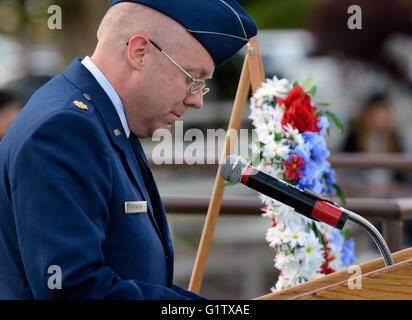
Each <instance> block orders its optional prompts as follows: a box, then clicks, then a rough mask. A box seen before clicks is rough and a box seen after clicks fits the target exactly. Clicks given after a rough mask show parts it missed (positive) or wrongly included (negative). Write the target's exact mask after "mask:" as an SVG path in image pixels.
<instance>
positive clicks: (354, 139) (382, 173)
mask: <svg viewBox="0 0 412 320" xmlns="http://www.w3.org/2000/svg"><path fill="white" fill-rule="evenodd" d="M342 149H343V151H344V152H364V153H377V154H378V153H401V152H403V151H404V148H403V143H402V140H401V138H400V132H399V130H398V129H397V127H396V125H395V120H394V106H393V104H392V101H391V100H390V98H389V97H388V96H387V95H386V94H381V93H377V94H372V95H371V96H369V97H368V98H367V99H366V101H365V103H364V104H363V106H362V108H361V110H360V112H359V114H358V115H357V116H356V117H355V118H354V119H353V120H352V123H351V124H350V127H349V133H348V135H347V137H346V139H345V141H344V145H343V148H342ZM347 176H348V177H349V176H351V175H347ZM343 180H345V178H343ZM351 180H353V181H352V182H351V187H350V188H349V187H348V195H349V196H350V194H349V193H353V195H355V196H357V197H362V196H363V197H379V198H396V197H404V196H409V195H410V188H409V185H408V180H407V177H406V176H405V175H404V174H401V173H394V174H392V173H390V172H388V171H387V170H383V169H371V170H363V171H361V172H356V174H355V175H353V177H352V178H351ZM346 182H348V179H346Z"/></svg>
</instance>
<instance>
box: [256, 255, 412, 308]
mask: <svg viewBox="0 0 412 320" xmlns="http://www.w3.org/2000/svg"><path fill="white" fill-rule="evenodd" d="M392 257H393V259H394V261H395V264H398V263H399V262H403V261H406V260H409V259H412V248H408V249H405V250H401V251H398V252H395V253H393V254H392ZM359 266H360V267H361V270H362V274H363V275H366V274H367V273H370V272H373V271H378V270H379V269H382V268H385V263H384V261H383V258H378V259H375V260H371V261H368V262H365V263H362V264H359ZM351 276H353V273H349V272H348V270H347V269H345V270H341V271H338V272H335V273H332V274H329V275H327V276H324V277H321V278H319V279H316V280H313V281H308V282H305V283H302V284H300V285H297V286H294V287H291V288H287V289H284V290H280V291H277V292H273V293H269V294H267V295H264V296H261V297H258V298H255V299H256V300H287V299H293V298H296V297H299V296H302V295H304V294H306V293H309V292H312V291H315V290H319V289H321V288H326V287H328V286H330V285H331V284H338V283H341V282H345V284H346V285H347V280H348V279H349V278H350V277H351ZM352 291H356V290H351V293H352V294H353V292H352ZM409 299H412V297H410V298H409Z"/></svg>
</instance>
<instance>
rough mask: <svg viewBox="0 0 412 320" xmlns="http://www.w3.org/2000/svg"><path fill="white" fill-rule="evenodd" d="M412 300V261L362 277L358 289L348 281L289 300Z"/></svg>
mask: <svg viewBox="0 0 412 320" xmlns="http://www.w3.org/2000/svg"><path fill="white" fill-rule="evenodd" d="M375 299H376V300H412V259H409V260H407V261H403V262H400V263H397V264H395V265H393V266H390V267H387V268H382V269H379V270H375V271H372V272H370V273H368V274H365V275H363V276H362V281H361V287H360V288H359V289H357V288H352V289H350V288H349V287H348V281H342V282H340V283H338V284H335V285H331V286H329V287H325V288H323V289H320V290H315V291H313V292H308V293H305V294H303V295H301V296H297V297H294V298H292V299H290V300H375Z"/></svg>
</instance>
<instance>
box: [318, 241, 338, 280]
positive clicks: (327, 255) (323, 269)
mask: <svg viewBox="0 0 412 320" xmlns="http://www.w3.org/2000/svg"><path fill="white" fill-rule="evenodd" d="M322 237H323V240H324V241H325V245H326V252H324V253H323V257H324V259H325V261H324V262H323V264H322V265H321V267H320V273H322V274H325V275H326V274H330V273H334V272H335V270H334V269H332V268H331V267H330V266H329V262H332V261H333V260H335V257H334V256H332V257H331V256H330V251H331V249H330V247H329V246H328V244H329V241H328V240H326V237H325V235H324V234H322Z"/></svg>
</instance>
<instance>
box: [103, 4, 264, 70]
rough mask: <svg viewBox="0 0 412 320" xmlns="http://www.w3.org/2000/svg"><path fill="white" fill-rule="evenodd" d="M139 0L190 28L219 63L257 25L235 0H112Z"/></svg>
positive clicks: (232, 52)
mask: <svg viewBox="0 0 412 320" xmlns="http://www.w3.org/2000/svg"><path fill="white" fill-rule="evenodd" d="M119 2H137V3H141V4H143V5H146V6H148V7H151V8H153V9H155V10H157V11H160V12H162V13H164V14H165V15H167V16H169V17H171V18H173V19H174V20H176V21H177V22H179V23H180V24H181V25H183V26H184V27H185V28H186V30H187V31H189V32H190V33H191V34H192V35H193V36H194V37H195V38H196V39H197V40H198V41H199V42H200V43H201V44H202V45H203V46H204V47H205V48H206V50H207V51H208V52H209V53H210V55H211V56H212V58H213V60H214V61H215V64H216V65H220V64H222V63H223V62H225V61H226V60H228V59H229V58H230V57H232V56H233V55H234V54H235V53H236V52H238V51H239V50H240V49H241V48H242V47H243V46H244V45H245V44H246V43H247V42H248V41H249V39H250V38H251V37H254V36H255V35H256V34H257V27H256V25H255V23H254V22H253V20H252V19H251V18H250V17H249V15H248V14H247V13H246V12H245V10H243V9H242V7H241V6H240V5H239V4H238V3H237V2H236V1H234V0H179V1H176V0H172V1H167V0H166V1H165V0H111V1H110V6H113V5H115V4H117V3H119Z"/></svg>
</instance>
